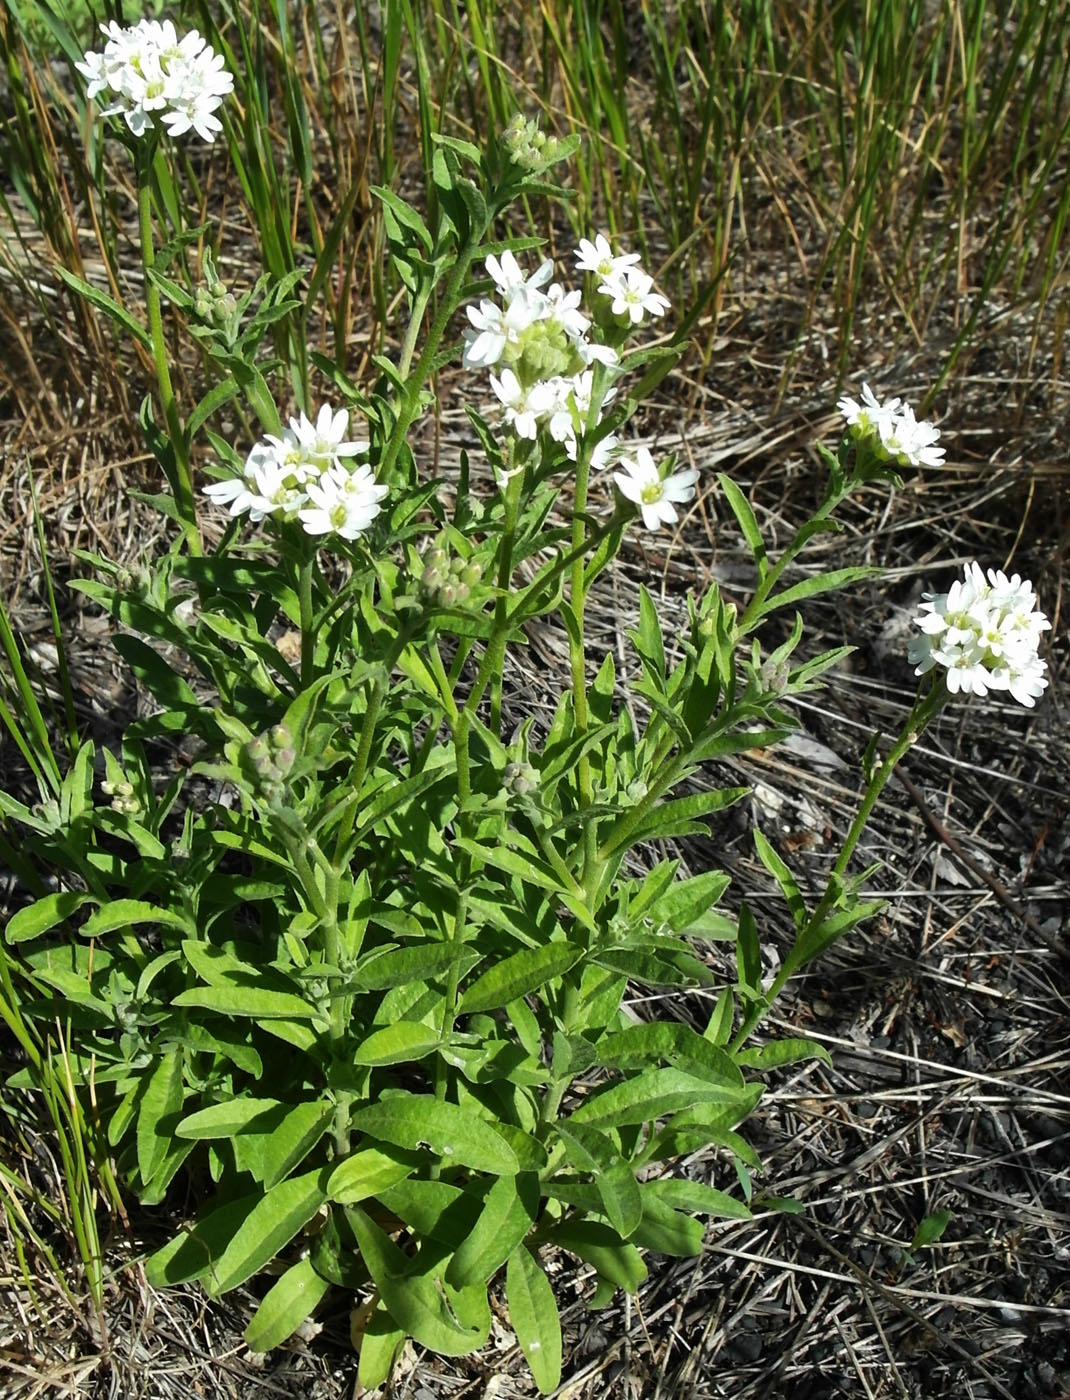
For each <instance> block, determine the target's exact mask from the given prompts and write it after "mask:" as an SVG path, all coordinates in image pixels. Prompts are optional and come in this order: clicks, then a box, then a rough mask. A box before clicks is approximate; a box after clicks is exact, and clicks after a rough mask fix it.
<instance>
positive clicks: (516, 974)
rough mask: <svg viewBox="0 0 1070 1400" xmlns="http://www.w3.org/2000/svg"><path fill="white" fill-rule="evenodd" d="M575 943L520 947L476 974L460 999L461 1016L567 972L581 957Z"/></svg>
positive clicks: (512, 997)
mask: <svg viewBox="0 0 1070 1400" xmlns="http://www.w3.org/2000/svg"><path fill="white" fill-rule="evenodd" d="M583 952H584V950H583V948H581V947H580V946H579V945H578V944H575V943H547V944H545V945H544V946H543V947H541V948H521V949H520V951H519V952H517V953H513V954H512V955H511V956H510V957H507V958H503V959H502V961H501V962H499V963H496V964H495V965H494V966H493V967H491V968H488V970H487V971H486V972H484V973H482V974H481V976H479V977H477V978H476V980H475V981H474V982H473V983H472V985H471V986H470V987H469V988H468V989H467V990H466V991H465V993H464V996H463V997H462V998H461V1004H460V1007H459V1010H460V1012H461V1014H462V1015H473V1014H475V1013H476V1012H480V1011H493V1010H495V1009H496V1008H497V1007H499V1006H505V1005H506V1004H507V1003H508V1002H511V1001H516V1000H517V999H518V998H520V997H524V996H527V994H528V993H529V992H534V991H536V990H537V989H538V988H539V987H542V986H543V985H545V983H547V982H550V981H552V980H553V979H554V978H555V977H560V976H562V975H563V974H564V973H566V972H567V971H568V970H569V968H570V967H572V966H573V965H574V964H575V963H577V962H578V961H579V960H580V958H582V957H583Z"/></svg>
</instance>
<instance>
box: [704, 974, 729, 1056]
mask: <svg viewBox="0 0 1070 1400" xmlns="http://www.w3.org/2000/svg"><path fill="white" fill-rule="evenodd" d="M735 1014H736V1002H735V998H734V997H733V995H732V989H731V987H725V989H724V990H723V991H722V993H721V995H720V996H719V997H718V998H717V1005H716V1006H715V1007H714V1008H713V1010H712V1011H711V1012H710V1019H709V1021H707V1023H706V1029H705V1030H704V1031H703V1032H702V1038H703V1040H708V1041H709V1042H710V1044H711V1045H727V1044H728V1042H729V1041H730V1040H731V1039H732V1025H733V1022H734V1020H735Z"/></svg>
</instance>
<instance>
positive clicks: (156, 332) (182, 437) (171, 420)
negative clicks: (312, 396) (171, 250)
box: [137, 142, 203, 554]
mask: <svg viewBox="0 0 1070 1400" xmlns="http://www.w3.org/2000/svg"><path fill="white" fill-rule="evenodd" d="M154 150H155V143H152V142H149V143H146V145H145V146H144V147H143V148H139V155H138V158H137V212H138V230H139V233H140V239H141V265H142V267H143V269H144V272H145V306H146V309H147V311H148V317H149V337H150V339H151V341H152V358H153V361H154V363H155V366H156V383H157V385H158V388H159V393H160V407H161V408H162V409H163V417H164V423H165V425H166V427H167V435H168V437H169V438H170V441H171V450H172V452H173V453H174V459H175V467H174V476H173V479H172V480H171V482H170V483H169V484H170V487H171V490H172V492H173V494H174V497H175V505H176V506H177V507H178V513H179V515H180V516H181V517H182V520H183V522H184V526H185V533H186V542H187V544H188V546H189V551H190V553H191V554H201V553H202V552H203V551H202V548H201V536H200V532H199V531H198V528H197V511H196V507H195V505H194V501H193V478H192V477H191V475H190V467H189V451H188V446H187V443H186V434H185V431H184V429H183V427H182V423H181V421H180V419H179V416H178V406H177V404H176V403H175V391H174V389H173V387H172V385H171V370H170V367H169V365H168V362H167V344H166V342H165V340H164V334H163V312H162V307H161V302H160V292H159V289H158V288H157V287H156V285H155V284H154V282H153V280H152V276H151V274H152V270H153V268H154V267H155V265H156V253H155V249H154V247H153V235H152V159H153V154H154Z"/></svg>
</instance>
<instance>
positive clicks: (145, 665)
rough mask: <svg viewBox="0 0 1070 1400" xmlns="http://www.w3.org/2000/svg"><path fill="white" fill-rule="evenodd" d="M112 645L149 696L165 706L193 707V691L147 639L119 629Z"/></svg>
mask: <svg viewBox="0 0 1070 1400" xmlns="http://www.w3.org/2000/svg"><path fill="white" fill-rule="evenodd" d="M112 645H113V646H114V647H115V650H116V651H117V652H118V653H119V655H120V656H121V657H122V658H123V660H124V661H126V663H127V664H128V665H129V667H130V669H131V670H132V671H133V673H134V675H135V676H136V677H137V678H138V680H139V681H140V682H141V684H142V685H143V686H144V687H145V689H146V690H147V691H148V692H149V694H150V695H151V696H152V698H153V699H154V700H157V701H159V703H160V704H161V705H163V706H164V708H165V709H168V710H181V709H184V708H187V707H188V708H196V707H197V704H198V701H197V697H196V695H194V693H193V691H192V690H191V689H190V688H189V686H188V685H187V684H186V682H185V681H184V680H183V679H182V677H181V676H180V675H179V674H178V673H177V672H176V671H174V670H173V669H172V668H171V667H170V666H169V665H168V664H167V662H166V661H165V660H164V659H163V657H162V656H161V655H160V654H159V652H158V651H156V650H154V648H152V647H150V646H149V644H148V643H147V642H143V641H142V640H141V638H140V637H133V636H131V635H130V633H129V632H121V633H120V634H119V635H118V636H117V637H114V638H113V639H112Z"/></svg>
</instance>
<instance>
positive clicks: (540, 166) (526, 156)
mask: <svg viewBox="0 0 1070 1400" xmlns="http://www.w3.org/2000/svg"><path fill="white" fill-rule="evenodd" d="M502 145H503V146H504V147H505V153H506V155H507V156H508V157H509V160H510V161H511V162H512V164H513V165H515V166H516V167H517V169H518V170H524V171H526V172H527V173H528V174H529V175H535V174H538V173H539V171H542V170H545V169H546V168H547V166H550V165H553V164H554V163H555V162H556V161H558V160H560V159H561V157H562V156H563V155H564V142H562V141H559V140H558V139H557V137H556V136H547V135H546V133H545V132H543V131H540V130H539V124H538V122H534V121H525V120H524V118H523V117H522V116H521V115H520V113H519V112H517V114H516V116H515V117H513V118H512V119H511V121H510V122H509V125H508V126H507V127H506V128H505V130H504V131H503V132H502Z"/></svg>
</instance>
